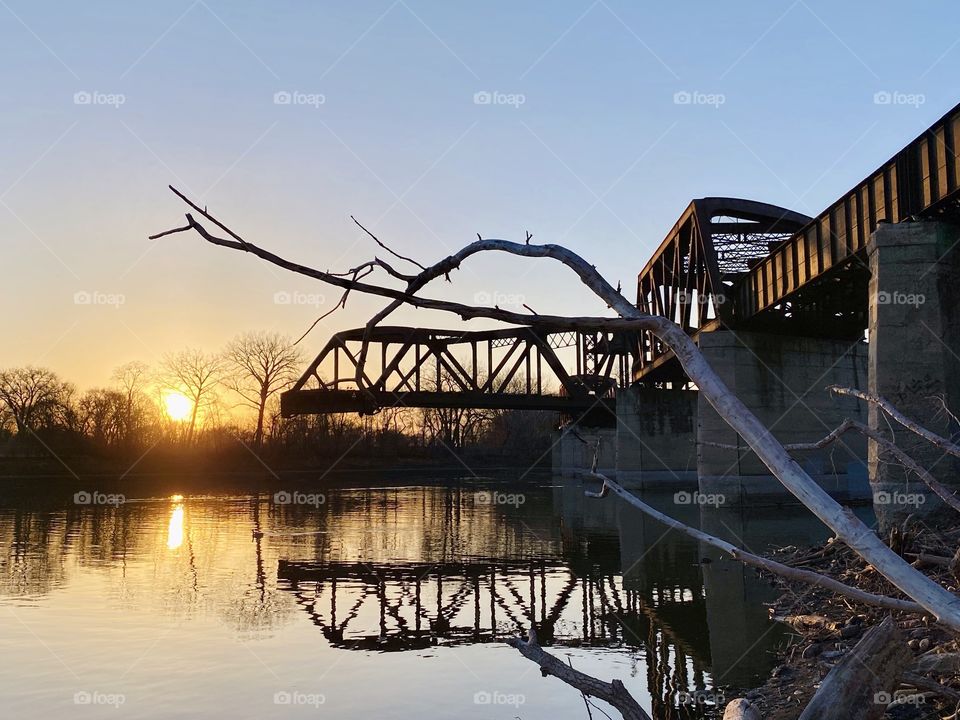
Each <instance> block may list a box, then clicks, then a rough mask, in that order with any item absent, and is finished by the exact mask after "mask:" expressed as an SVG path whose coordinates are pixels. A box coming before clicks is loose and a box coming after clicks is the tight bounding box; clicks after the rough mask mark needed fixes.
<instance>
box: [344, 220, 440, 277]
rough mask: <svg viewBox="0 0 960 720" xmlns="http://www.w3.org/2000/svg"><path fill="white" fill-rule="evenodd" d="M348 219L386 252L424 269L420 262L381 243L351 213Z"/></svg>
mask: <svg viewBox="0 0 960 720" xmlns="http://www.w3.org/2000/svg"><path fill="white" fill-rule="evenodd" d="M350 219H351V220H353V222H355V223H356V225H357V227H358V228H360V229H361V230H363V231H364V232H365V233H366V234H367V235H369V236H370V237H372V238H373V241H374V242H375V243H376V244H377V245H379V246H380V247H382V248H383V249H384V250H386V251H387V252H388V253H390V254H391V255H393V256H394V257H395V258H399V259H400V260H406V261H407V262H408V263H412V264H413V265H416V266H417V267H418V268H420V269H421V270H426V268H425V267H424V266H423V265H421V264H420V263H418V262H417V261H416V260H414V259H413V258H408V257H404V256H403V255H401V254H400V253H398V252H396V251H395V250H393V249H391V248H389V247H387V246H386V245H385V244H384V243H382V242H381V241H380V238H378V237H377V236H376V235H374V234H373V233H372V232H370V231H369V230H367V229H366V228H365V227H364V226H363V225H361V224H360V221H359V220H357V219H356V218H355V217H354V216H353V215H351V216H350Z"/></svg>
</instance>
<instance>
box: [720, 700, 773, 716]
mask: <svg viewBox="0 0 960 720" xmlns="http://www.w3.org/2000/svg"><path fill="white" fill-rule="evenodd" d="M723 720H763V716H761V715H760V711H759V710H757V708H756V707H755V706H754V704H753V703H752V702H750V701H749V700H744V699H743V698H737V699H736V700H731V701H730V702H729V703H727V707H726V708H725V709H724V711H723Z"/></svg>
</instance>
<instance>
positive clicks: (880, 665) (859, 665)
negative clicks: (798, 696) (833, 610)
mask: <svg viewBox="0 0 960 720" xmlns="http://www.w3.org/2000/svg"><path fill="white" fill-rule="evenodd" d="M911 660H912V655H911V653H910V650H909V648H908V647H907V645H906V643H905V642H904V641H903V638H902V637H901V636H900V632H899V630H898V629H897V626H896V623H894V622H893V620H892V619H891V618H887V619H886V620H884V621H883V622H882V623H881V624H880V625H877V626H875V627H872V628H870V630H868V631H867V633H866V634H865V635H864V636H863V638H862V639H861V640H860V642H858V643H857V644H856V646H855V647H854V648H853V649H852V650H851V651H850V652H848V653H847V654H846V655H844V656H843V658H842V659H841V660H840V662H838V663H837V664H836V665H835V666H834V667H833V669H832V670H831V671H830V672H829V673H828V674H827V676H826V677H825V678H824V679H823V681H822V682H821V683H820V689H819V690H817V694H816V695H814V696H813V699H812V700H811V701H810V703H809V704H808V705H807V707H806V708H804V710H803V713H802V714H801V715H800V720H879V718H881V717H883V714H884V713H885V712H886V710H887V705H889V704H890V702H892V700H893V692H894V690H896V689H897V687H899V685H900V675H901V674H902V673H903V671H904V670H905V669H906V668H907V666H908V665H909V664H910V661H911Z"/></svg>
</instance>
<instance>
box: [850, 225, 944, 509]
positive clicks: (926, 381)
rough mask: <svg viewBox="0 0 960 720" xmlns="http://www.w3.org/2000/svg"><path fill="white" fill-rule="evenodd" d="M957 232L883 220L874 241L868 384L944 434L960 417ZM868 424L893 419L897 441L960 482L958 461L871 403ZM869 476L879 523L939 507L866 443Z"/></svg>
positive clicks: (882, 426) (879, 425) (937, 473)
mask: <svg viewBox="0 0 960 720" xmlns="http://www.w3.org/2000/svg"><path fill="white" fill-rule="evenodd" d="M958 242H960V230H958V228H957V227H956V226H953V225H949V224H946V223H941V222H932V221H931V222H903V223H899V224H896V225H893V224H881V225H880V226H879V227H878V228H877V230H876V232H875V233H874V234H873V235H872V237H871V238H870V244H869V245H868V253H869V259H870V272H871V279H870V295H869V313H870V323H869V341H870V350H869V367H870V379H869V386H868V388H867V389H869V391H870V392H871V393H872V394H875V395H881V396H883V397H885V398H886V399H887V400H889V401H890V402H892V403H893V404H894V405H895V406H896V407H897V408H898V409H900V410H901V411H902V412H903V413H904V414H905V415H907V416H908V417H910V418H912V419H913V420H916V421H917V422H918V423H920V424H921V425H924V426H925V427H927V428H929V429H930V430H933V431H934V432H936V433H939V434H940V435H944V436H947V437H950V436H951V435H954V434H956V433H957V431H958V426H957V423H956V422H955V421H953V420H952V419H951V418H950V416H949V414H948V413H946V412H945V411H944V407H943V404H942V402H941V401H943V402H945V403H946V406H947V407H948V408H949V409H950V410H951V411H952V412H954V413H957V414H960V252H958V251H957V250H956V245H957V243H958ZM869 420H870V426H871V427H873V428H876V429H879V430H882V431H884V432H886V431H888V429H889V427H890V426H891V424H892V425H893V427H894V430H895V433H896V441H897V444H898V445H900V447H902V448H903V449H904V450H905V451H906V452H908V453H909V454H910V455H911V456H912V457H913V458H914V459H915V460H917V461H918V462H919V463H920V465H922V466H923V467H924V468H926V469H927V470H928V471H930V472H931V473H932V474H933V475H934V477H936V478H937V479H938V480H940V481H941V482H943V483H946V484H949V485H953V486H960V461H958V460H957V459H956V458H954V457H952V456H950V455H946V454H945V453H944V452H943V451H942V450H939V449H937V448H936V447H935V446H933V445H932V444H930V443H927V442H926V441H924V440H922V439H921V438H919V437H917V436H916V435H914V434H912V433H910V432H909V431H908V430H906V429H904V428H902V427H900V426H899V425H897V424H895V423H892V422H891V423H888V421H887V418H886V417H884V416H883V415H882V413H881V412H880V411H879V410H878V409H877V408H876V407H874V406H871V407H870V408H869ZM869 471H870V481H871V484H872V486H873V490H874V500H875V509H876V511H877V513H878V516H879V517H880V520H881V524H882V525H883V524H886V523H887V522H895V521H897V519H898V518H903V517H905V516H906V515H908V514H910V513H917V514H924V513H928V512H933V511H935V510H936V509H937V508H938V507H939V506H940V504H941V503H940V501H939V498H937V497H936V496H934V495H933V494H932V493H929V492H928V491H927V490H926V486H924V485H923V484H922V483H921V482H920V481H919V480H918V479H917V478H916V477H910V478H908V477H907V476H906V473H904V471H903V469H902V468H901V467H899V466H898V465H897V464H896V462H895V461H894V460H893V459H892V458H890V457H888V454H887V453H883V452H881V451H879V449H878V448H877V446H876V443H874V442H870V443H869Z"/></svg>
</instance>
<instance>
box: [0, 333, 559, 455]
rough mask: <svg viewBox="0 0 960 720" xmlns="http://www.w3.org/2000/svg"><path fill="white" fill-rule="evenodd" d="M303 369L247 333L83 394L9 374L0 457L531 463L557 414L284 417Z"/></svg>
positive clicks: (56, 381) (125, 369)
mask: <svg viewBox="0 0 960 720" xmlns="http://www.w3.org/2000/svg"><path fill="white" fill-rule="evenodd" d="M303 364H304V358H303V355H302V353H301V352H300V350H299V348H298V347H296V346H295V345H294V344H293V343H292V342H291V340H290V338H289V337H286V336H284V335H281V334H279V333H274V332H265V331H254V332H247V333H243V334H240V335H237V336H236V337H235V338H234V339H233V340H231V341H230V342H229V343H227V344H226V346H225V347H224V348H223V349H222V350H220V351H219V352H204V351H202V350H198V349H194V348H186V349H183V350H180V351H178V352H173V353H168V354H167V355H165V356H164V357H163V358H162V360H161V361H160V362H159V363H157V364H156V365H155V366H150V365H147V364H146V363H142V362H129V363H126V364H124V365H121V366H120V367H118V368H116V369H115V370H114V372H113V373H112V375H111V379H110V382H109V384H108V385H106V386H104V387H95V388H90V389H87V390H84V391H82V392H81V391H79V390H78V389H77V387H76V386H75V385H74V384H73V383H71V382H69V381H67V380H65V379H63V378H61V377H60V376H59V375H58V374H57V373H56V372H54V371H53V370H50V369H48V368H44V367H35V366H25V367H13V368H7V369H3V370H0V456H7V457H32V456H49V455H51V454H53V455H57V456H76V455H84V454H87V455H93V456H110V455H117V456H128V455H135V454H140V453H144V452H146V451H149V450H152V449H154V448H161V449H165V450H168V451H170V452H183V451H185V450H189V451H190V452H198V451H199V452H202V451H224V450H228V451H229V450H233V451H237V452H246V450H245V449H244V448H246V449H247V450H253V451H255V452H256V453H267V454H270V453H273V454H279V453H282V454H284V456H286V457H295V458H308V457H311V456H323V455H329V454H340V453H344V452H350V451H351V450H355V451H358V452H362V453H365V454H371V453H372V454H374V455H381V456H393V455H396V454H411V455H416V454H424V453H431V452H432V453H440V454H441V455H443V454H448V451H454V452H460V451H464V450H476V451H483V450H497V451H501V452H502V451H506V453H508V454H512V455H523V456H529V455H531V454H533V455H539V454H542V453H545V452H546V451H547V450H548V449H549V430H550V429H551V428H552V427H553V426H555V424H556V417H555V414H554V413H536V412H533V413H531V412H524V413H521V412H518V411H492V410H475V409H459V408H458V409H429V410H421V409H413V408H405V407H395V408H385V409H383V410H381V411H380V412H378V413H377V414H375V415H367V416H363V417H358V416H356V415H352V414H346V413H338V414H330V415H313V416H300V417H293V418H283V417H281V415H280V411H279V410H280V408H279V399H280V393H281V392H283V391H284V390H286V389H288V388H290V387H291V385H293V383H295V382H296V380H297V378H298V377H299V376H300V373H301V371H302V366H303ZM438 382H439V383H441V384H443V383H446V382H449V379H448V378H443V377H441V378H440V379H439V380H438ZM171 398H173V400H171ZM171 402H172V403H173V405H171ZM171 408H175V409H180V410H183V412H182V413H176V412H173V413H172V412H171Z"/></svg>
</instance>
